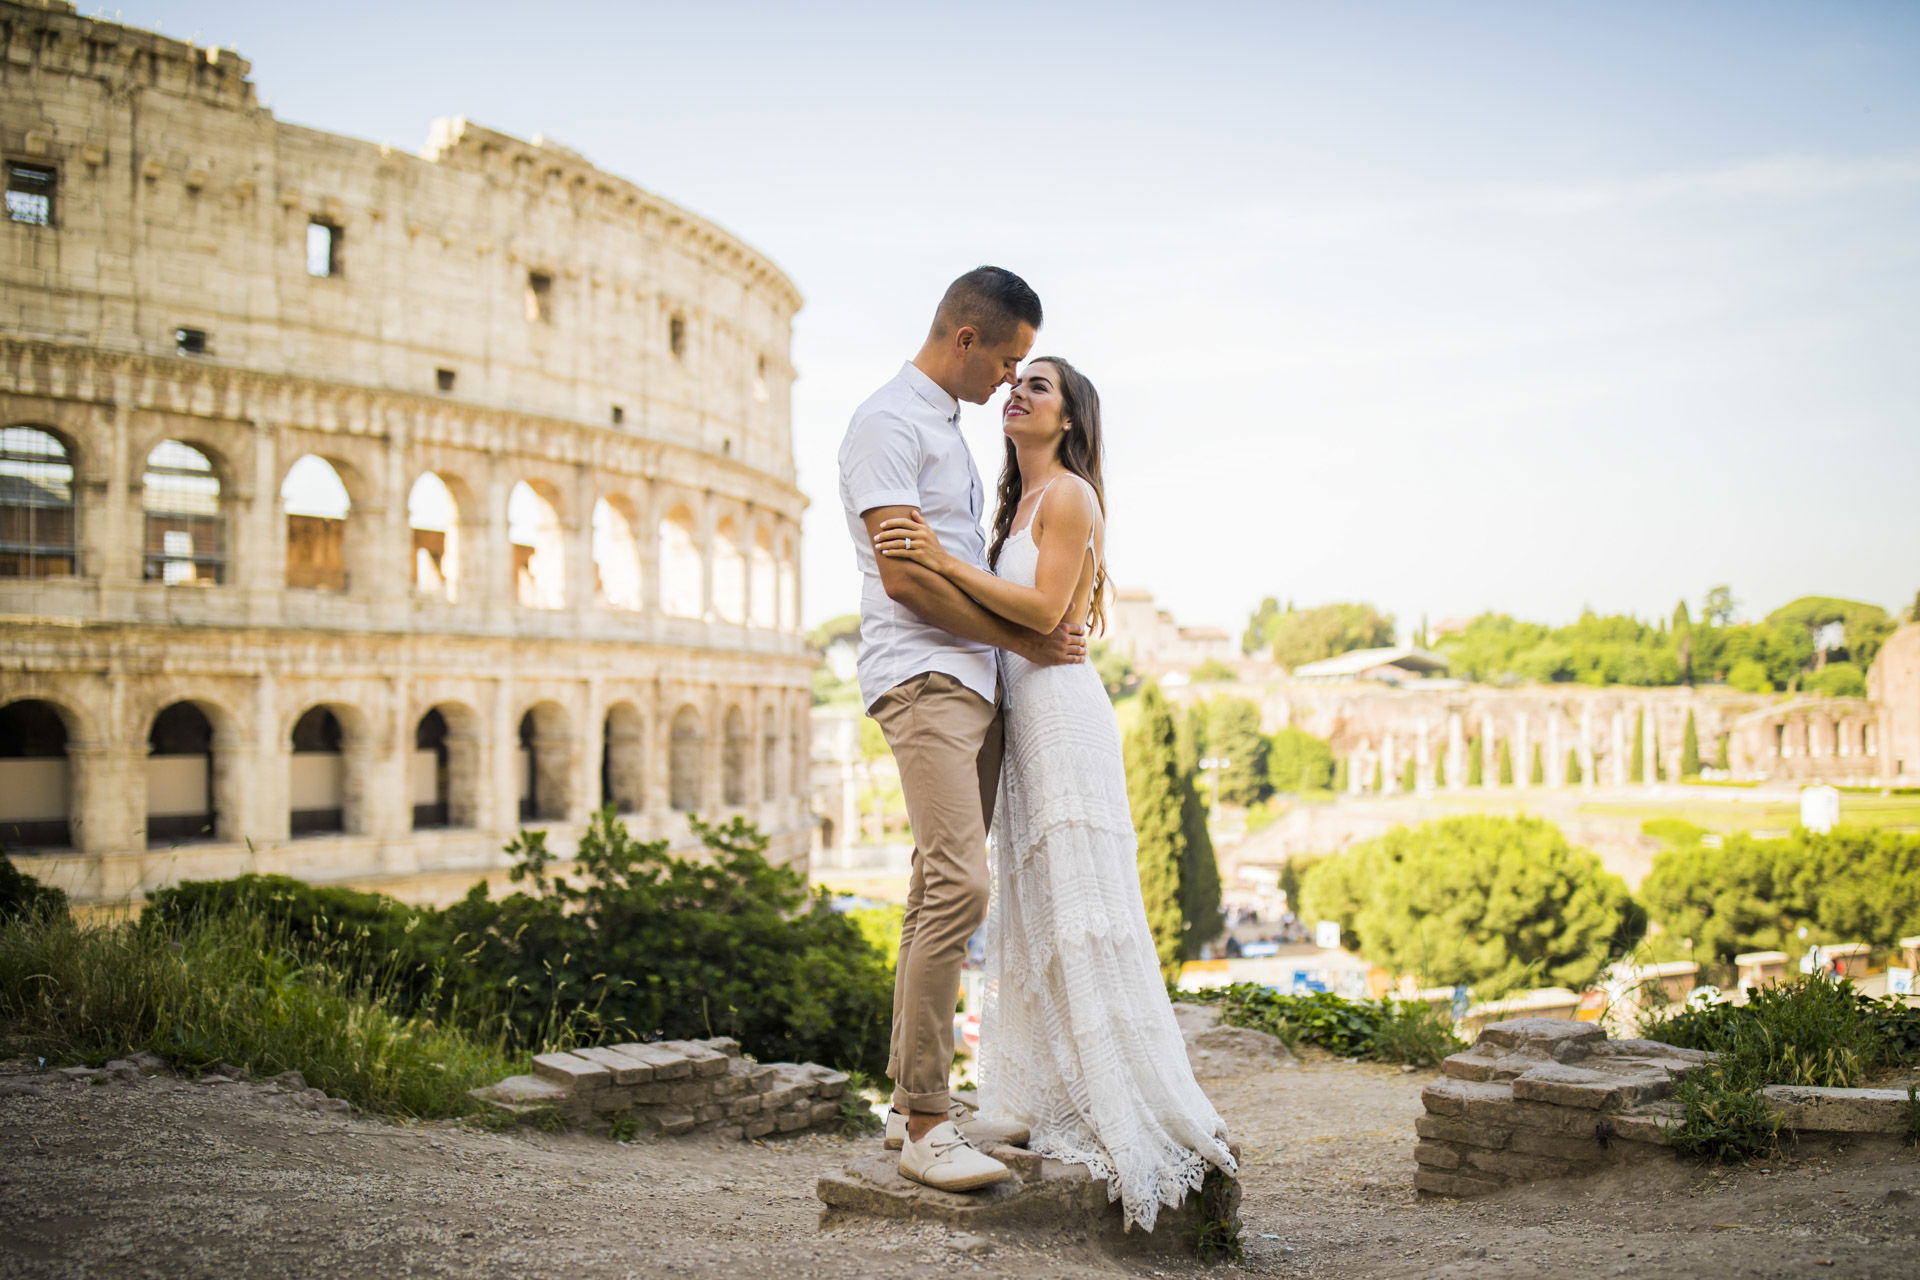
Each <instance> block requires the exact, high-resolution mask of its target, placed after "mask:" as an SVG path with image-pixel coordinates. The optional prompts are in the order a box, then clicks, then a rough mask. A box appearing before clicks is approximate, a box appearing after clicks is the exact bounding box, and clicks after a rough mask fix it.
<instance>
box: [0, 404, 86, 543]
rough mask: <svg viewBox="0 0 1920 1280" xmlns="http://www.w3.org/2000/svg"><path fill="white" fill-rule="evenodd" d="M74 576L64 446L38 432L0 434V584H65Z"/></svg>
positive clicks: (69, 464) (70, 475)
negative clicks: (46, 580) (5, 580)
mask: <svg viewBox="0 0 1920 1280" xmlns="http://www.w3.org/2000/svg"><path fill="white" fill-rule="evenodd" d="M78 571H79V562H78V557H77V555H76V553H75V544H74V514H73V461H72V459H71V458H69V457H68V456H67V447H66V445H64V444H62V443H61V442H60V438H59V437H58V436H56V435H54V434H53V433H52V432H50V431H42V430H40V428H38V427H7V428H6V429H4V430H0V578H66V577H71V576H72V575H73V574H75V573H77V572H78Z"/></svg>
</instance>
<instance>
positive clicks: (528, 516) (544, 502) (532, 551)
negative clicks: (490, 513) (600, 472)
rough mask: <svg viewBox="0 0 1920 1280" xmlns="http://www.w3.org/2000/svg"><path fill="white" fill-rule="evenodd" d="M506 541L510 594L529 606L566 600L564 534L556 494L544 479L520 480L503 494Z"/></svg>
mask: <svg viewBox="0 0 1920 1280" xmlns="http://www.w3.org/2000/svg"><path fill="white" fill-rule="evenodd" d="M507 541H508V542H509V543H510V544H512V555H513V594H514V599H515V600H516V601H518V602H519V603H520V604H522V605H525V606H526V607H528V608H531V609H561V608H565V607H566V603H567V547H566V541H567V535H566V529H565V526H563V525H562V524H561V521H560V495H559V492H558V491H557V490H556V489H554V487H553V486H552V485H550V484H548V483H547V482H546V481H544V480H521V481H519V482H518V483H516V484H515V485H514V486H513V490H512V492H511V493H509V494H508V496H507Z"/></svg>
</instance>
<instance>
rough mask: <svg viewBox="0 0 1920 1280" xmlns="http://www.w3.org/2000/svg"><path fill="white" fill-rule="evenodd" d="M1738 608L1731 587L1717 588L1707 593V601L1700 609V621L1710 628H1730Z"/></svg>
mask: <svg viewBox="0 0 1920 1280" xmlns="http://www.w3.org/2000/svg"><path fill="white" fill-rule="evenodd" d="M1736 607H1737V605H1736V602H1735V601H1734V598H1733V589H1732V588H1731V587H1715V588H1714V589H1713V590H1711V591H1709V592H1707V601H1706V603H1705V604H1704V605H1702V606H1701V607H1700V619H1701V621H1703V622H1705V623H1706V624H1707V625H1708V626H1710V627H1730V626H1732V625H1733V611H1734V609H1735V608H1736Z"/></svg>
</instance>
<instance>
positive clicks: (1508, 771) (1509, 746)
mask: <svg viewBox="0 0 1920 1280" xmlns="http://www.w3.org/2000/svg"><path fill="white" fill-rule="evenodd" d="M1500 785H1501V786H1503V787H1510V786H1512V785H1513V743H1512V741H1511V740H1510V739H1507V738H1502V739H1500Z"/></svg>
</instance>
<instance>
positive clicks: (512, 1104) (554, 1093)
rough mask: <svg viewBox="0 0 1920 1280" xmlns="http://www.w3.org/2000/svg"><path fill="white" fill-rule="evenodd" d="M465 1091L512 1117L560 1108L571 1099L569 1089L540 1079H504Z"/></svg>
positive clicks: (536, 1077)
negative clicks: (550, 1108)
mask: <svg viewBox="0 0 1920 1280" xmlns="http://www.w3.org/2000/svg"><path fill="white" fill-rule="evenodd" d="M467 1092H468V1093H469V1094H471V1095H472V1096H473V1097H476V1098H478V1099H480V1101H482V1102H484V1103H487V1104H488V1105H490V1106H493V1107H498V1108H499V1109H500V1110H502V1111H510V1112H513V1113H514V1114H516V1115H518V1114H522V1113H525V1112H528V1111H537V1110H541V1109H543V1108H546V1107H558V1106H563V1105H565V1103H566V1102H567V1101H568V1100H569V1099H570V1098H572V1096H573V1093H572V1090H570V1089H568V1088H567V1087H566V1086H564V1085H560V1084H556V1083H554V1082H553V1081H552V1080H548V1079H546V1078H545V1077H543V1076H508V1077H507V1078H506V1079H505V1080H502V1081H501V1082H500V1083H499V1084H490V1085H487V1086H485V1087H483V1088H479V1089H469V1090H467Z"/></svg>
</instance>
